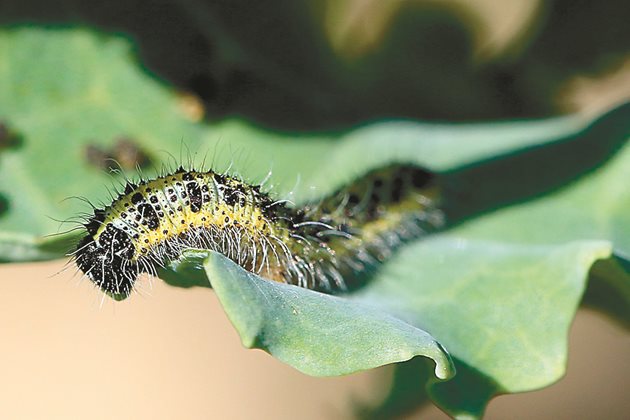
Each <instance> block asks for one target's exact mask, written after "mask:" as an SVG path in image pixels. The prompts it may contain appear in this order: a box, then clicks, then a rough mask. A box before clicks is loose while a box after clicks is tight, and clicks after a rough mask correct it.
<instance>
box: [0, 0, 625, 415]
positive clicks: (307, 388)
mask: <svg viewBox="0 0 630 420" xmlns="http://www.w3.org/2000/svg"><path fill="white" fill-rule="evenodd" d="M629 19H630V4H628V3H627V2H626V1H622V0H612V1H609V2H605V3H602V2H596V1H592V0H591V1H585V0H554V1H547V2H541V1H533V0H512V1H510V2H502V1H498V0H495V1H493V0H483V1H482V0H477V1H475V2H465V1H461V0H450V1H447V0H443V1H439V0H434V1H421V0H408V1H402V0H303V1H295V0H284V1H283V0H278V1H273V2H265V3H262V2H251V1H245V0H215V1H203V0H180V1H171V2H166V1H142V0H129V1H125V2H123V1H110V2H81V1H79V0H76V1H74V0H65V1H62V2H56V3H55V5H54V6H52V5H51V4H50V3H49V2H44V1H24V0H22V1H13V0H2V1H0V25H5V26H13V25H17V26H23V25H62V26H74V25H79V26H83V27H93V28H97V30H98V31H100V32H102V33H104V34H107V33H118V34H120V33H122V34H125V35H126V36H128V37H130V39H132V40H133V41H134V42H135V45H136V46H137V52H138V54H139V57H140V60H141V64H142V66H143V68H144V69H145V71H146V72H147V73H148V74H150V75H152V76H153V77H156V78H157V79H159V80H161V81H162V82H163V83H165V84H167V85H169V86H172V87H173V88H174V89H176V90H177V91H179V92H180V93H181V94H182V97H183V98H184V99H185V100H186V101H188V103H189V104H190V107H191V118H195V119H201V118H205V119H207V120H210V121H211V120H218V119H222V118H225V117H226V116H238V117H243V118H246V119H248V120H251V121H254V122H255V123H257V124H258V125H261V126H264V127H269V128H274V129H280V130H286V131H313V130H322V131H330V130H339V129H343V128H347V127H351V126H355V125H357V124H360V123H362V122H365V121H372V120H375V119H383V118H413V119H421V120H433V121H489V120H497V119H501V120H503V119H524V118H539V117H546V116H552V115H559V114H566V113H576V112H577V113H584V114H594V113H597V112H600V111H602V110H604V109H607V108H609V107H611V106H612V105H614V104H616V103H619V102H623V101H626V100H628V99H630V25H628V21H629ZM305 98H306V99H305ZM63 264H64V262H51V263H38V264H12V265H2V266H0V279H1V280H2V281H1V282H0V337H1V341H0V377H2V379H1V380H0V418H9V419H11V418H20V419H21V418H26V419H39V418H59V419H61V418H95V419H107V418H129V419H132V418H151V419H171V418H190V419H205V418H236V419H246V418H270V419H271V418H274V419H290V418H313V419H336V418H349V417H351V415H352V413H353V410H355V409H356V407H357V406H361V405H366V404H367V405H369V404H376V403H377V402H378V400H379V398H382V395H383V393H384V392H385V391H386V389H387V384H388V378H389V377H390V376H391V369H390V368H382V369H378V370H376V371H373V372H366V373H361V374H356V375H351V376H348V377H343V378H326V379H321V378H310V377H306V376H304V375H302V374H300V373H299V372H297V371H295V370H293V369H291V368H289V367H287V366H285V365H283V364H281V363H280V362H278V361H276V360H275V359H273V358H271V357H270V356H268V355H266V354H265V353H262V352H260V351H250V350H245V349H243V348H242V347H241V345H240V343H239V339H238V336H237V334H236V332H235V331H234V329H233V328H232V327H231V325H230V324H229V321H228V320H227V319H226V317H225V315H224V314H223V312H222V310H221V308H220V305H219V304H218V301H217V300H216V297H215V296H214V294H213V293H212V292H211V291H209V290H207V289H190V290H185V289H177V288H172V287H168V286H166V285H164V284H163V283H162V282H159V281H157V282H155V285H154V288H153V291H152V293H151V296H147V297H145V298H134V299H131V300H129V301H127V302H123V303H120V304H114V303H112V302H109V301H106V302H104V303H103V305H102V306H101V301H100V294H98V293H97V292H96V291H94V290H93V289H92V287H91V286H90V285H89V284H87V283H86V282H83V283H80V284H79V285H78V286H77V285H76V284H77V283H79V278H78V276H74V268H72V267H71V268H70V269H69V270H67V271H64V272H63V273H61V274H58V275H56V276H53V277H51V275H53V274H54V273H56V272H58V271H59V270H61V269H62V268H63ZM25 297H28V299H25ZM629 354H630V337H629V336H628V334H627V332H625V331H624V330H622V329H621V327H619V326H617V325H614V324H610V323H609V322H608V321H607V320H605V319H603V318H601V317H600V316H598V315H596V314H594V313H593V312H587V311H583V312H581V313H579V314H578V318H577V320H576V322H575V325H574V327H573V330H572V333H571V337H570V353H569V371H568V374H567V377H566V378H565V379H563V380H562V381H561V382H560V383H558V384H557V385H555V386H553V387H551V388H548V389H545V390H541V391H537V392H532V393H527V394H521V395H511V396H505V397H499V398H498V399H496V400H494V401H493V402H492V403H491V404H490V407H489V409H488V413H487V417H488V418H491V419H499V418H594V417H603V418H627V417H628V414H629V413H630V401H628V399H627V397H626V394H627V392H626V390H627V389H628V386H629V385H630V379H629V378H630V359H629V358H628V355H629ZM409 418H445V416H444V415H443V414H441V412H439V410H437V409H435V408H427V409H423V410H422V411H416V412H413V413H411V414H409Z"/></svg>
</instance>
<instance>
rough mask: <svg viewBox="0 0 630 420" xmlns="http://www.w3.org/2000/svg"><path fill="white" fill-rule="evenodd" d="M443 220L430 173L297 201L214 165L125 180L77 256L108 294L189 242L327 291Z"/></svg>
mask: <svg viewBox="0 0 630 420" xmlns="http://www.w3.org/2000/svg"><path fill="white" fill-rule="evenodd" d="M443 224H444V217H443V213H442V211H441V210H440V208H439V188H438V186H437V185H436V183H435V181H434V180H433V179H432V177H431V176H430V175H429V174H428V173H427V172H425V171H423V170H421V169H418V168H415V167H411V166H395V167H390V168H386V169H381V170H377V171H374V172H371V173H370V174H368V175H367V176H365V177H364V178H362V179H361V180H359V181H358V182H355V183H353V184H351V185H349V186H347V187H345V188H341V189H339V190H338V191H337V192H335V193H334V194H333V195H331V196H330V197H329V198H327V199H324V200H322V201H320V202H318V203H313V204H308V205H305V206H302V207H300V208H292V207H289V206H288V205H287V202H286V201H283V200H281V201H275V200H273V199H272V198H271V197H270V196H269V195H268V194H267V193H265V192H263V191H261V188H260V186H250V185H248V184H246V183H244V182H242V181H240V180H238V179H236V178H233V177H230V176H228V175H225V174H219V173H216V172H213V171H207V172H198V171H194V170H191V171H186V170H184V169H183V168H181V167H180V168H179V169H178V170H177V171H175V172H174V173H172V174H168V175H164V176H160V177H158V178H156V179H152V180H146V181H142V182H140V183H138V184H132V183H129V182H128V183H127V185H126V187H125V189H124V192H123V193H121V194H120V195H119V196H118V198H116V199H115V200H114V201H113V202H112V203H111V204H110V205H108V206H106V207H105V208H103V209H95V210H94V214H93V216H91V217H89V218H88V219H87V220H86V223H85V224H84V226H85V228H86V230H87V234H86V236H85V237H84V238H83V239H82V240H81V241H80V243H79V245H78V246H77V249H76V251H75V252H74V253H73V256H74V259H75V260H76V264H77V266H78V267H79V269H80V270H81V271H82V272H83V273H84V274H85V275H86V276H87V277H88V278H90V279H91V280H92V281H93V282H94V283H95V284H96V285H97V286H99V287H100V288H101V289H102V290H103V291H104V292H105V293H107V294H109V295H110V296H112V297H114V298H116V299H123V298H126V297H128V296H129V295H130V294H131V292H132V291H133V288H134V283H135V281H136V278H137V277H138V275H139V274H141V273H148V274H150V275H156V274H157V269H158V267H163V266H165V265H166V264H167V263H168V262H169V261H170V260H174V259H177V258H179V257H180V256H181V254H182V251H184V250H187V249H193V248H194V249H209V250H213V251H217V252H219V253H221V254H223V255H225V256H226V257H228V258H230V259H231V260H233V261H234V262H236V263H237V264H239V265H240V266H242V267H243V268H245V269H246V270H249V271H251V272H254V273H256V274H258V275H260V276H262V277H264V278H267V279H270V280H274V281H279V282H284V283H290V284H295V285H298V286H302V287H307V288H311V289H317V290H321V291H333V290H338V289H343V288H344V287H345V285H346V283H347V281H348V280H349V279H352V278H355V277H356V276H357V275H360V274H361V273H362V272H363V271H364V270H365V269H366V268H367V267H370V266H373V265H374V264H377V263H378V262H381V261H383V260H384V259H386V258H387V257H388V256H389V255H390V253H391V252H392V250H393V249H395V248H396V246H397V245H398V244H400V243H401V242H402V241H404V240H407V239H411V238H415V237H418V236H421V235H422V234H423V233H425V232H426V231H428V230H433V229H436V228H439V227H441V226H442V225H443Z"/></svg>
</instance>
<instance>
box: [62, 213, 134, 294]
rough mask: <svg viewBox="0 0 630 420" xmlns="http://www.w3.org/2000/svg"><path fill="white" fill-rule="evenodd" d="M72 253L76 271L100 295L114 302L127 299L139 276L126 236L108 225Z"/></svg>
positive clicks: (81, 243) (86, 238) (85, 239)
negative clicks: (99, 290)
mask: <svg viewBox="0 0 630 420" xmlns="http://www.w3.org/2000/svg"><path fill="white" fill-rule="evenodd" d="M90 230H91V229H89V227H88V234H87V235H86V236H85V237H84V238H83V239H82V240H81V242H80V243H79V245H78V246H77V250H76V251H75V254H74V255H75V258H76V264H77V266H78V267H79V269H80V270H81V271H82V272H83V274H85V276H87V277H88V278H89V279H90V280H91V281H92V282H94V284H96V285H97V286H98V287H99V288H100V289H101V290H102V291H103V292H105V293H107V294H108V295H109V296H111V297H112V298H114V299H115V300H123V299H125V298H127V297H128V296H129V295H130V294H131V291H132V290H133V285H134V283H135V281H136V277H137V276H138V266H137V264H136V263H134V262H132V260H131V259H132V257H133V256H134V253H135V250H134V247H133V244H132V242H131V240H130V239H129V236H128V235H127V234H126V233H125V232H123V231H121V230H119V229H116V228H115V227H114V226H113V225H111V224H108V225H107V226H106V228H105V229H104V230H103V231H102V232H101V233H100V234H99V235H98V237H97V238H95V237H94V236H95V235H94V233H92V232H90Z"/></svg>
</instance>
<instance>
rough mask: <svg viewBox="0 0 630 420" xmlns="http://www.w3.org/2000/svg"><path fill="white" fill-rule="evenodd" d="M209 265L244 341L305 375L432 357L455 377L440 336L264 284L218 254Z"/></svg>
mask: <svg viewBox="0 0 630 420" xmlns="http://www.w3.org/2000/svg"><path fill="white" fill-rule="evenodd" d="M205 267H206V272H207V273H208V277H209V278H210V279H211V283H212V288H213V289H214V291H215V292H216V293H217V296H218V297H219V300H220V301H221V304H222V305H223V308H224V309H225V311H226V312H227V314H228V317H229V318H230V320H231V321H232V323H233V324H234V326H235V327H236V329H237V330H238V332H239V334H240V336H241V340H242V341H243V344H244V345H245V346H246V347H250V348H252V347H256V348H261V349H264V350H266V351H268V352H269V353H271V354H272V355H274V356H275V357H277V358H278V359H280V360H282V361H283V362H286V363H288V364H290V365H291V366H293V367H295V368H297V369H299V370H301V371H302V372H304V373H307V374H309V375H315V376H330V375H343V374H348V373H352V372H356V371H360V370H366V369H371V368H374V367H377V366H382V365H385V364H388V363H394V362H401V361H405V360H409V359H411V358H412V357H414V356H425V357H429V358H431V359H433V360H434V361H435V363H436V367H435V375H436V376H437V377H438V378H440V379H448V378H450V377H452V376H453V375H454V374H455V371H454V368H453V365H452V362H451V360H450V357H449V356H448V354H447V353H446V351H445V350H444V349H443V348H442V347H441V346H440V345H439V344H438V343H437V342H436V341H435V339H434V338H433V337H431V336H430V335H429V334H428V333H426V332H425V331H423V330H421V329H419V328H416V327H414V326H413V325H410V324H408V323H406V322H403V321H401V320H400V319H399V318H396V317H393V316H391V315H389V314H387V313H386V312H383V311H381V310H378V309H374V308H372V307H370V306H367V305H363V304H361V303H360V302H355V301H352V300H348V299H344V298H340V297H336V296H330V295H325V294H322V293H319V292H314V291H312V290H308V289H304V288H300V287H297V286H292V285H286V284H281V283H275V282H270V281H267V280H264V279H262V278H260V277H258V276H256V275H254V274H252V273H249V272H247V271H245V270H243V269H242V268H241V267H239V266H238V265H236V264H235V263H233V262H232V261H230V260H228V259H227V258H225V257H223V256H221V255H219V254H212V253H211V254H210V255H209V256H208V258H207V260H206V263H205ZM243 308H248V310H243Z"/></svg>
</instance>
